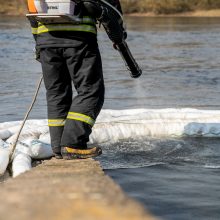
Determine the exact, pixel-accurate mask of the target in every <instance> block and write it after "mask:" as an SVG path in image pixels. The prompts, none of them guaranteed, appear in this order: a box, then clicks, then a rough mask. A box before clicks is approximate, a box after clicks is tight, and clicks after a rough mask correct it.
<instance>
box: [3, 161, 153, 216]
mask: <svg viewBox="0 0 220 220" xmlns="http://www.w3.org/2000/svg"><path fill="white" fill-rule="evenodd" d="M0 195H1V197H0V204H1V206H0V219H7V220H11V219H13V220H15V219H16V220H30V219H31V220H35V219H37V220H44V219H45V220H46V219H47V220H50V219H54V220H61V219H62V220H69V219H71V220H73V219H77V220H87V219H88V220H93V219H94V220H99V219H100V220H105V219H106V220H108V219H109V220H114V219H118V220H130V219H132V220H142V219H143V220H153V219H155V218H154V217H151V216H150V215H149V214H147V213H146V211H145V210H144V209H143V207H142V206H141V205H140V204H139V203H137V202H135V201H133V200H131V199H130V198H128V197H127V196H126V195H125V194H124V193H123V192H122V190H121V189H120V187H119V186H118V185H116V184H115V183H114V182H113V180H112V179H111V178H110V177H108V176H106V175H105V173H104V172H103V170H102V168H101V167H100V164H99V162H97V161H94V160H92V159H88V160H74V161H65V160H55V159H52V160H49V161H44V162H43V164H41V165H39V166H38V167H36V168H33V169H32V170H31V171H30V172H27V173H24V174H23V175H20V176H19V177H17V178H15V179H9V180H8V181H6V182H4V183H2V184H1V189H0Z"/></svg>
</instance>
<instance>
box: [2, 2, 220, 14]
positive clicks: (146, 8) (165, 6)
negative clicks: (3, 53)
mask: <svg viewBox="0 0 220 220" xmlns="http://www.w3.org/2000/svg"><path fill="white" fill-rule="evenodd" d="M121 4H122V7H123V11H124V13H154V14H175V13H182V12H190V11H197V10H210V9H220V0H121ZM0 6H1V7H0V14H16V15H22V14H24V13H26V10H27V8H26V0H9V1H5V0H0Z"/></svg>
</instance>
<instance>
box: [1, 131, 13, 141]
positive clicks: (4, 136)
mask: <svg viewBox="0 0 220 220" xmlns="http://www.w3.org/2000/svg"><path fill="white" fill-rule="evenodd" d="M11 135H12V133H11V132H10V131H9V130H0V139H3V140H5V139H8V138H9V137H10V136H11Z"/></svg>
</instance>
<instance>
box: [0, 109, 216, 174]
mask: <svg viewBox="0 0 220 220" xmlns="http://www.w3.org/2000/svg"><path fill="white" fill-rule="evenodd" d="M20 125H21V121H15V122H5V123H0V139H3V140H5V141H7V142H8V143H13V142H14V141H15V138H16V134H17V132H18V130H19V128H20ZM183 136H190V137H191V136H192V137H220V111H218V110H197V109H130V110H102V111H101V113H100V115H99V117H98V119H97V122H96V124H95V126H94V128H93V133H92V135H91V136H90V143H92V144H94V143H99V144H101V143H116V142H119V141H120V140H125V139H135V140H141V139H144V138H146V137H156V138H162V137H183ZM19 141H20V144H18V145H17V151H19V152H20V154H18V155H17V156H16V157H15V158H14V160H15V162H16V163H18V164H19V166H18V167H21V166H23V168H22V169H20V168H19V169H20V170H21V171H22V170H28V169H29V168H30V161H31V160H30V158H34V159H44V158H48V157H50V156H52V150H51V147H50V136H49V129H48V126H47V120H45V119H44V120H28V121H27V122H26V124H25V127H24V129H23V130H22V133H21V135H20V138H19ZM2 145H3V143H2V142H1V143H0V150H1V151H2V152H3V153H0V170H1V172H3V171H4V169H5V166H6V165H5V164H7V161H8V159H7V158H8V156H7V155H8V152H7V151H4V150H2ZM22 145H23V146H22ZM24 145H26V146H24ZM25 155H27V158H25ZM22 158H23V160H24V161H26V162H24V164H23V165H21V164H22V163H21V161H22ZM18 161H19V162H18ZM16 169H17V168H16V166H15V165H13V172H14V173H16V175H18V173H19V172H20V171H19V172H18V171H16ZM22 172H23V171H22ZM20 173H21V172H20ZM16 175H14V176H16Z"/></svg>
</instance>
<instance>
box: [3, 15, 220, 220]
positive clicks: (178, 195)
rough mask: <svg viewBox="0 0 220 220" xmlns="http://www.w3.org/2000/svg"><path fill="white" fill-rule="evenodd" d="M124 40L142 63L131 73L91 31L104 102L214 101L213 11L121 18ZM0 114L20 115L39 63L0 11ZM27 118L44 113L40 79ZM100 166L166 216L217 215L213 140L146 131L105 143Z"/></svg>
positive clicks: (218, 170)
mask: <svg viewBox="0 0 220 220" xmlns="http://www.w3.org/2000/svg"><path fill="white" fill-rule="evenodd" d="M126 21H127V28H128V30H129V36H128V43H129V45H130V48H131V50H132V51H133V54H134V56H135V57H136V58H137V60H138V62H139V64H140V65H141V66H142V68H143V76H142V77H141V78H140V79H137V80H134V79H131V78H130V76H129V73H128V72H127V71H126V69H125V67H124V64H123V62H122V60H121V58H120V56H119V55H118V54H117V52H116V51H114V50H113V49H111V47H112V46H111V43H110V42H109V40H108V39H107V37H106V34H105V33H104V32H102V31H101V32H100V33H99V43H100V44H99V45H100V50H101V53H102V58H103V68H104V74H105V84H106V101H105V105H104V108H107V109H127V108H130V109H132V108H155V109H158V108H168V107H171V108H179V107H192V108H199V109H218V110H219V109H220V108H219V107H220V96H219V94H220V74H219V69H220V68H219V67H220V59H219V56H220V37H219V34H220V18H142V17H138V18H133V17H128V18H126ZM0 33H1V34H0V48H1V49H0V74H1V77H0V103H1V108H0V122H5V121H14V120H21V119H22V118H23V115H24V113H25V111H26V110H27V108H28V106H29V104H30V102H31V100H32V94H33V93H34V90H35V85H36V81H37V79H38V78H39V77H40V74H41V68H40V65H39V63H37V62H36V61H35V60H34V54H33V51H32V48H33V47H34V42H33V39H32V36H31V34H30V30H29V25H28V23H27V21H26V20H25V19H23V18H3V17H0ZM31 118H46V102H45V90H44V88H43V87H42V89H41V91H40V94H39V97H38V101H37V103H36V105H35V108H34V110H33V112H32V114H31ZM99 160H100V162H101V163H102V166H103V167H104V168H105V169H106V172H107V173H108V174H109V175H111V176H112V177H113V178H114V179H115V180H116V181H117V182H118V183H120V184H121V186H122V188H123V189H124V190H125V191H126V192H128V194H129V195H131V196H132V197H134V198H136V199H138V200H140V201H141V202H142V203H143V204H144V205H145V206H146V207H147V208H149V209H150V211H151V212H152V213H154V214H155V215H157V216H159V217H161V218H162V219H167V220H171V219H173V220H177V219H181V220H182V219H183V220H188V219H190V220H191V219H199V220H203V219H204V220H207V219H211V220H215V219H216V220H218V219H220V186H219V183H220V176H219V175H220V140H219V139H199V138H198V139H182V140H179V139H166V140H164V139H161V140H158V139H157V140H155V139H148V138H147V137H146V140H143V141H136V140H135V137H134V139H132V140H124V141H120V142H119V143H117V144H114V145H110V144H105V145H104V146H103V156H102V157H100V159H99Z"/></svg>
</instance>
